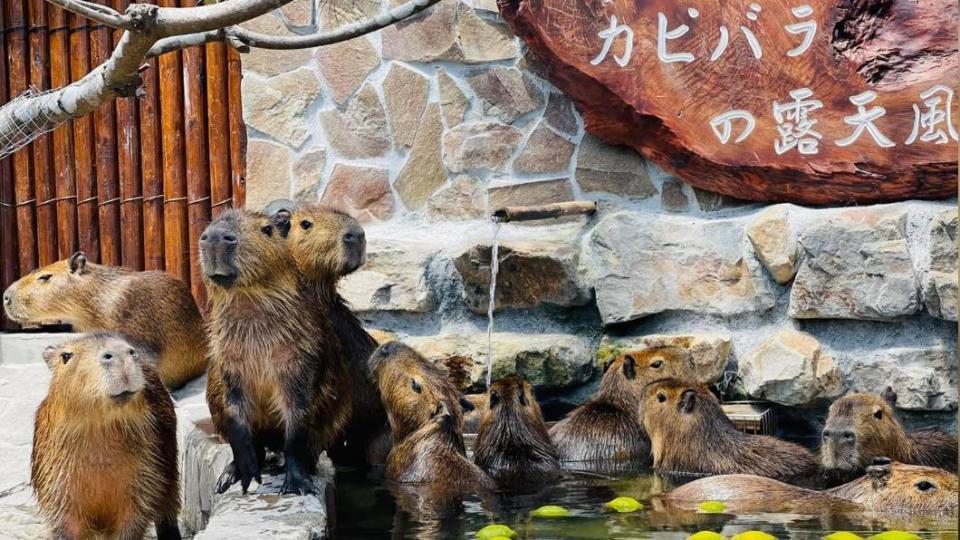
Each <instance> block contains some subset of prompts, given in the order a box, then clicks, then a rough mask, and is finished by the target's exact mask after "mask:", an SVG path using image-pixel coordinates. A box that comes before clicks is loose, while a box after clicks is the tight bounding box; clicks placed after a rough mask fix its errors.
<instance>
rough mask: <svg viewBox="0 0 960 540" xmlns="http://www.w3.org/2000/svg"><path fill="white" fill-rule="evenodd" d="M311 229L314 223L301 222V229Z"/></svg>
mask: <svg viewBox="0 0 960 540" xmlns="http://www.w3.org/2000/svg"><path fill="white" fill-rule="evenodd" d="M310 227H313V223H311V222H309V221H307V220H303V221H301V222H300V228H301V229H303V230H307V229H309V228H310Z"/></svg>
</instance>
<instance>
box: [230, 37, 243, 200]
mask: <svg viewBox="0 0 960 540" xmlns="http://www.w3.org/2000/svg"><path fill="white" fill-rule="evenodd" d="M227 67H228V74H229V81H228V83H229V94H230V177H231V180H232V184H233V207H234V208H243V205H244V204H245V203H246V200H247V163H246V156H247V127H246V125H245V124H244V123H243V113H242V111H243V100H242V97H241V92H240V83H241V81H242V80H243V72H242V70H241V66H240V53H238V52H237V51H235V50H233V49H231V50H229V51H228V53H227Z"/></svg>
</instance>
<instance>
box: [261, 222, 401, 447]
mask: <svg viewBox="0 0 960 540" xmlns="http://www.w3.org/2000/svg"><path fill="white" fill-rule="evenodd" d="M284 211H286V212H288V213H289V215H290V219H291V227H290V233H289V235H288V236H287V243H288V245H289V246H290V252H291V255H292V256H293V260H294V262H295V263H296V265H297V268H298V270H299V271H300V273H301V274H302V276H303V277H304V280H305V283H306V286H307V299H308V303H309V304H310V310H309V311H308V315H311V316H313V317H317V318H320V319H322V320H323V321H327V324H330V325H331V326H332V327H333V330H334V332H335V333H336V336H337V340H336V342H335V343H332V347H334V348H336V349H337V350H338V353H339V354H343V355H345V359H346V360H347V361H348V363H349V366H350V376H351V379H350V382H349V383H347V384H348V385H349V386H348V387H349V388H350V391H351V393H352V394H353V400H354V402H355V404H356V405H355V407H354V414H353V416H352V417H351V418H350V421H349V424H348V425H347V427H346V428H345V430H344V436H343V438H342V440H341V441H338V443H337V444H336V445H335V446H334V447H333V448H331V449H330V454H331V457H332V458H333V459H334V461H335V462H337V463H344V462H348V463H349V462H358V461H359V462H367V463H381V464H382V463H383V462H384V460H385V459H386V456H387V452H389V450H390V429H389V426H388V425H387V417H386V413H384V411H383V403H382V400H381V399H380V394H379V392H377V389H376V386H375V385H374V384H373V383H372V382H371V380H370V374H369V371H368V369H367V359H368V358H370V353H372V352H373V350H374V349H375V348H376V347H377V342H376V341H375V340H374V339H373V337H372V336H370V334H369V333H367V331H366V330H365V329H364V328H363V325H362V324H361V323H360V321H359V320H358V319H357V317H356V315H354V313H353V312H352V311H351V310H350V307H349V306H348V305H347V303H346V302H345V301H344V299H343V298H342V297H341V296H340V294H339V293H338V292H337V283H338V282H339V281H340V278H342V277H343V276H345V275H347V274H350V273H352V272H353V271H355V270H356V269H357V268H359V267H360V266H361V265H362V264H363V262H364V260H365V259H366V246H367V242H366V237H365V236H364V231H363V227H361V226H360V223H359V222H357V220H355V219H353V218H352V217H350V216H349V215H347V214H345V213H343V212H339V211H337V210H334V209H331V208H328V207H325V206H321V205H318V204H307V205H300V206H298V207H296V208H293V209H290V210H285V209H279V210H278V214H279V213H282V212H284Z"/></svg>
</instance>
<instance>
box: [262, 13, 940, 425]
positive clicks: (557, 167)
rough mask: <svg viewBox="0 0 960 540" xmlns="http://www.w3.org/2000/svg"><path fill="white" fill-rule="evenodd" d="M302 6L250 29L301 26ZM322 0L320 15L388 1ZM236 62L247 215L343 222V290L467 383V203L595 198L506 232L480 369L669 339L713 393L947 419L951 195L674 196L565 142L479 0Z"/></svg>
mask: <svg viewBox="0 0 960 540" xmlns="http://www.w3.org/2000/svg"><path fill="white" fill-rule="evenodd" d="M311 4H312V2H311V1H309V0H297V1H296V2H294V3H292V4H290V5H288V6H287V7H285V8H284V10H283V13H284V15H283V17H278V16H276V15H272V14H271V15H267V16H264V17H261V18H260V19H258V20H256V21H254V22H253V23H251V26H252V27H254V28H255V29H257V30H261V31H268V32H274V33H284V32H290V31H298V32H303V31H310V30H311V23H312V21H311V20H310V19H311V17H310V14H311V12H310V9H309V6H310V5H311ZM323 4H325V5H328V4H329V7H326V8H324V9H323V10H322V12H321V13H320V16H319V20H318V21H317V25H318V26H319V27H320V28H322V29H331V28H334V27H338V26H341V25H342V24H345V23H348V22H351V21H354V20H358V19H360V18H364V17H367V16H369V15H371V14H374V13H377V12H379V11H381V10H383V9H386V7H387V6H388V5H392V4H390V2H388V1H387V0H384V3H383V4H381V3H380V2H379V1H378V0H359V1H357V2H352V3H349V4H350V5H349V6H346V7H344V6H342V5H333V4H338V3H323ZM344 10H349V11H344ZM291 29H292V30H291ZM243 65H244V86H243V91H244V107H245V111H244V116H245V119H246V122H247V125H248V135H249V146H248V178H247V182H248V185H247V193H248V205H249V206H251V207H252V208H260V207H262V206H263V205H264V204H265V203H266V202H267V201H269V200H272V199H274V198H277V197H293V198H299V199H302V200H317V199H320V200H323V201H325V202H328V203H330V204H332V205H336V206H338V207H341V208H343V209H345V210H347V211H349V212H351V213H352V214H354V215H355V216H357V217H358V218H359V219H361V220H362V221H363V222H364V224H365V227H366V228H367V237H368V239H369V247H368V254H369V259H368V263H367V264H366V265H365V266H364V267H363V268H362V269H361V270H360V271H358V272H356V273H355V274H353V275H351V276H349V277H348V278H347V279H345V280H344V282H343V287H342V290H341V292H342V294H343V295H344V296H345V297H346V298H347V299H348V300H349V301H350V302H351V303H352V304H353V307H354V308H355V309H356V310H357V311H359V312H360V314H361V315H362V316H363V318H364V319H365V320H366V321H367V322H368V324H369V325H370V326H371V327H377V328H384V329H389V330H390V331H392V332H395V333H396V334H397V335H398V336H399V337H401V338H403V339H405V340H406V341H408V342H409V343H411V344H412V345H414V346H415V347H417V348H419V349H420V350H421V351H422V352H424V354H426V355H427V356H428V357H430V358H432V359H434V360H437V361H441V362H443V363H445V364H446V365H448V367H450V368H451V371H452V372H453V373H454V374H455V376H456V377H458V380H459V382H460V383H461V385H462V386H463V387H464V388H468V387H469V388H473V389H477V388H479V384H480V381H481V380H482V372H483V367H482V364H483V362H484V361H485V354H486V333H485V328H486V320H485V317H484V315H485V313H486V309H487V305H486V302H487V301H488V300H487V291H488V286H489V275H488V274H489V262H490V261H489V258H490V242H491V236H492V226H491V225H489V223H488V222H487V221H486V220H485V217H484V216H486V215H488V214H489V212H490V211H491V210H492V209H494V208H497V207H500V206H504V205H526V204H540V203H547V202H557V201H564V200H570V199H592V200H598V201H600V209H599V211H598V214H597V216H595V217H593V218H591V219H586V218H565V219H564V220H559V221H558V222H547V223H533V224H521V225H513V224H510V225H506V226H504V230H503V231H502V233H501V237H502V239H503V241H502V244H501V248H500V253H501V266H500V279H499V280H498V288H497V299H496V302H497V313H498V314H497V321H496V328H497V333H496V334H495V335H494V377H495V378H496V377H499V376H502V375H506V374H508V373H511V372H519V373H520V374H521V375H524V376H526V377H527V378H528V379H530V380H531V382H533V383H534V384H536V385H537V386H539V387H541V388H543V387H546V388H550V389H553V390H559V391H563V392H567V393H570V394H573V395H582V394H584V393H585V392H586V391H588V389H589V386H585V385H587V384H588V382H590V381H591V380H593V381H595V380H596V374H597V372H598V357H599V358H600V359H601V360H602V358H603V357H604V351H609V350H611V349H616V348H618V347H644V346H651V345H650V344H651V343H665V342H669V343H671V344H675V345H676V344H680V345H682V346H685V347H687V348H689V349H690V350H691V353H690V354H691V355H692V356H691V357H692V358H693V359H694V360H695V362H699V364H697V365H701V366H702V367H703V369H704V370H705V372H709V374H710V377H712V379H711V378H708V377H706V376H705V377H704V379H703V380H717V379H718V378H720V379H723V380H725V381H726V382H728V383H735V384H731V385H729V386H725V387H726V388H727V389H728V392H729V393H730V394H731V395H741V396H746V397H751V398H760V399H768V400H771V401H775V402H778V403H781V404H784V405H790V406H813V405H817V404H820V403H823V402H824V401H825V400H827V399H829V398H831V397H834V396H836V395H838V394H840V393H842V392H844V391H845V390H847V389H858V390H865V391H880V390H882V389H883V388H884V387H885V386H886V385H888V384H889V385H891V386H893V388H894V390H896V391H897V393H898V395H899V396H900V401H899V406H900V407H901V408H904V409H910V410H918V411H955V410H956V407H957V391H956V371H957V369H956V361H955V359H954V351H955V350H956V344H957V330H956V324H955V323H954V322H949V321H956V320H957V295H956V287H957V267H956V254H957V251H956V243H955V240H956V223H957V212H956V201H945V202H919V201H910V202H905V203H897V204H892V205H876V206H867V207H858V208H846V209H844V208H832V209H831V208H823V209H811V208H801V207H798V206H793V205H772V206H766V205H762V204H750V203H745V202H743V201H737V200H735V199H731V198H729V197H724V196H719V195H715V194H711V193H707V192H704V191H700V190H696V189H692V188H691V187H690V186H687V185H685V184H683V183H682V182H680V181H678V180H677V179H675V178H672V177H670V176H669V175H667V174H665V173H663V172H662V171H661V170H659V169H658V168H657V167H655V166H653V165H652V164H649V163H646V162H644V160H642V159H641V158H639V157H638V156H637V155H636V154H635V153H634V152H632V151H629V150H626V149H622V148H617V147H611V146H608V145H605V144H603V143H602V142H600V141H598V140H597V139H596V138H594V137H592V136H590V135H588V134H586V132H585V130H584V126H583V122H582V119H581V118H580V117H579V115H578V114H577V113H576V111H575V109H574V107H573V106H572V104H571V103H570V101H569V100H568V99H567V98H565V97H564V96H563V95H561V94H560V93H558V92H557V91H556V90H555V89H554V88H553V87H552V86H550V85H549V83H547V82H546V81H545V80H544V78H543V77H542V76H541V74H542V72H541V71H540V70H541V66H539V64H538V63H537V62H536V60H535V59H533V58H532V57H529V56H528V55H527V54H526V53H525V52H524V51H523V48H522V46H521V44H520V42H519V41H518V40H517V39H516V38H515V37H513V36H512V35H511V34H510V33H509V31H508V29H507V27H506V26H505V25H504V24H503V23H502V21H501V20H500V19H499V15H498V14H497V12H496V6H495V2H493V1H492V0H473V1H472V2H468V1H464V0H461V1H459V2H456V1H452V2H441V3H440V4H438V5H436V6H435V7H433V8H431V9H430V10H429V11H428V12H427V13H426V14H424V15H421V16H418V17H417V18H415V19H413V20H411V21H408V22H404V23H402V24H400V25H397V26H395V27H391V28H388V29H385V30H384V31H382V32H379V33H378V34H374V35H371V36H367V37H361V38H358V39H355V40H352V41H350V42H347V43H343V44H338V45H334V46H331V47H325V48H321V49H317V50H314V51H290V52H277V51H254V52H252V53H251V54H249V55H247V56H245V58H244V64H243ZM725 373H728V374H727V375H725ZM732 375H736V376H732ZM948 416H950V415H945V417H944V418H946V417H948ZM952 421H953V420H952V417H950V418H946V419H945V423H952Z"/></svg>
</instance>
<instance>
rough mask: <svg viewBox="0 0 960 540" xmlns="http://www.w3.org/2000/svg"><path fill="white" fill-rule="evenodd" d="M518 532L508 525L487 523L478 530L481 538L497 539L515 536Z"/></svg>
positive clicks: (482, 539)
mask: <svg viewBox="0 0 960 540" xmlns="http://www.w3.org/2000/svg"><path fill="white" fill-rule="evenodd" d="M516 535H517V533H516V532H515V531H514V530H513V529H511V528H510V527H507V526H506V525H496V524H494V525H487V526H486V527H484V528H482V529H480V530H479V531H477V538H478V539H479V540H495V539H496V538H513V537H514V536H516Z"/></svg>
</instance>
